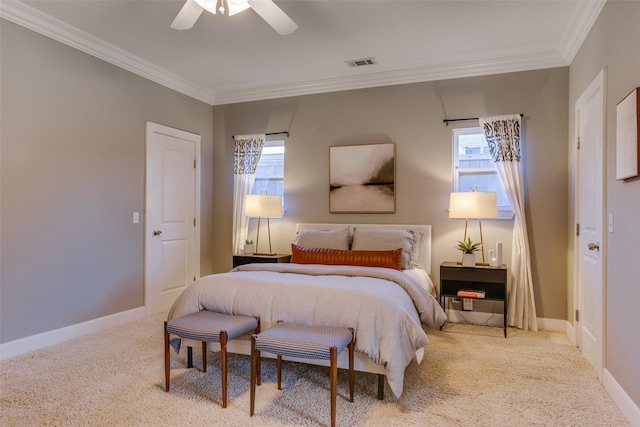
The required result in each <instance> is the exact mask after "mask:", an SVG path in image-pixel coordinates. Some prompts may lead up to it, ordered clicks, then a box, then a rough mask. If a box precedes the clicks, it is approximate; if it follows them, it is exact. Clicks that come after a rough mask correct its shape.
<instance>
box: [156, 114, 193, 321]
mask: <svg viewBox="0 0 640 427" xmlns="http://www.w3.org/2000/svg"><path fill="white" fill-rule="evenodd" d="M151 132H156V133H160V134H164V135H168V136H172V137H176V138H181V139H185V140H189V141H192V142H193V143H194V144H195V157H196V164H195V168H194V177H195V201H194V203H195V210H194V215H195V223H196V224H195V230H194V231H195V236H194V246H195V247H194V248H193V254H194V263H195V273H194V274H195V276H196V278H198V277H200V199H201V195H200V194H201V193H200V187H201V183H200V181H201V171H202V167H201V163H202V162H201V140H200V135H197V134H194V133H191V132H187V131H183V130H180V129H175V128H171V127H168V126H164V125H161V124H157V123H153V122H149V121H147V123H146V140H145V215H144V230H145V234H144V235H145V238H144V247H145V249H144V301H145V310H146V315H147V316H149V315H151V314H153V313H150V312H149V304H148V298H149V284H148V283H147V277H148V276H149V272H148V269H149V268H151V263H150V262H149V261H150V260H149V258H148V257H149V251H148V250H147V247H148V245H149V243H150V242H149V239H150V238H151V237H150V236H152V234H153V227H152V224H150V222H149V221H147V213H148V212H149V205H150V200H149V196H148V194H149V190H148V187H147V186H148V178H147V173H148V162H149V150H148V148H147V146H148V144H149V134H150V133H151Z"/></svg>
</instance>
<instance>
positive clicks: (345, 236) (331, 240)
mask: <svg viewBox="0 0 640 427" xmlns="http://www.w3.org/2000/svg"><path fill="white" fill-rule="evenodd" d="M293 243H295V244H296V245H298V246H304V247H305V248H323V249H349V227H345V228H338V229H336V230H300V231H298V233H297V234H296V238H295V240H294V241H293ZM394 249H395V248H394Z"/></svg>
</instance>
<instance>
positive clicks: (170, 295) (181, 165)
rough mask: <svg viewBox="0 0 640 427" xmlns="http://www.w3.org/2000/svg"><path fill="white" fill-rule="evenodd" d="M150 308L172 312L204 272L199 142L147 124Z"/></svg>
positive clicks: (147, 297) (147, 292)
mask: <svg viewBox="0 0 640 427" xmlns="http://www.w3.org/2000/svg"><path fill="white" fill-rule="evenodd" d="M146 142H147V144H146V145H147V155H146V222H145V306H146V312H147V315H151V314H154V313H159V312H162V311H165V310H168V309H169V308H170V307H171V304H173V302H174V301H175V299H176V298H177V296H178V295H179V294H180V293H181V292H182V290H183V289H184V288H185V287H186V286H187V285H188V284H189V283H191V282H192V281H193V280H195V278H196V277H197V276H198V272H199V270H200V267H199V260H200V253H199V247H200V239H199V225H198V224H199V223H200V218H199V196H198V195H199V193H200V191H199V185H198V183H199V168H198V167H197V165H198V164H199V159H198V156H199V153H200V136H199V135H196V134H192V133H189V132H184V131H181V130H178V129H172V128H169V127H166V126H162V125H158V124H155V123H150V122H147V141H146Z"/></svg>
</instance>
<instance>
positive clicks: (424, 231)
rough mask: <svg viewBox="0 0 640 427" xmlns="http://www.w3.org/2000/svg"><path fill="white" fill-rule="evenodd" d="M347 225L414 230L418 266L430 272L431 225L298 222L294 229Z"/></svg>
mask: <svg viewBox="0 0 640 427" xmlns="http://www.w3.org/2000/svg"><path fill="white" fill-rule="evenodd" d="M343 227H349V228H350V229H351V232H353V230H354V229H355V228H374V229H382V230H384V229H387V230H414V231H416V232H418V233H420V246H419V251H418V261H419V263H420V266H421V267H422V268H423V269H424V270H425V271H426V272H427V273H428V274H431V226H430V225H405V224H319V223H298V224H296V230H297V231H300V230H335V229H338V228H343Z"/></svg>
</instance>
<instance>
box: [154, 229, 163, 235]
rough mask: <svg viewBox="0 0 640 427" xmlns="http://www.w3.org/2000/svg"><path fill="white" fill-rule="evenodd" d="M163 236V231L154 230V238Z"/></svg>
mask: <svg viewBox="0 0 640 427" xmlns="http://www.w3.org/2000/svg"><path fill="white" fill-rule="evenodd" d="M161 234H162V230H153V235H154V236H159V235H161Z"/></svg>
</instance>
